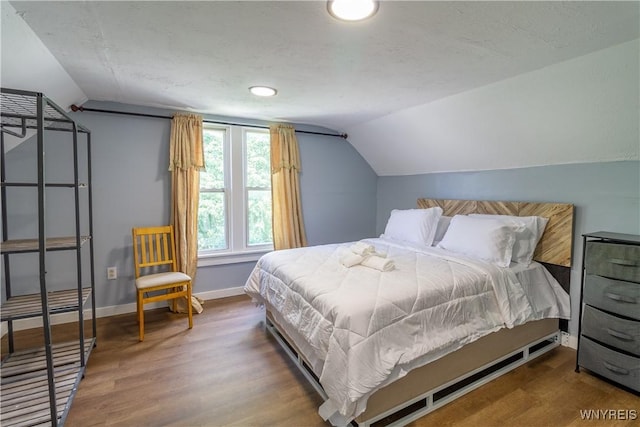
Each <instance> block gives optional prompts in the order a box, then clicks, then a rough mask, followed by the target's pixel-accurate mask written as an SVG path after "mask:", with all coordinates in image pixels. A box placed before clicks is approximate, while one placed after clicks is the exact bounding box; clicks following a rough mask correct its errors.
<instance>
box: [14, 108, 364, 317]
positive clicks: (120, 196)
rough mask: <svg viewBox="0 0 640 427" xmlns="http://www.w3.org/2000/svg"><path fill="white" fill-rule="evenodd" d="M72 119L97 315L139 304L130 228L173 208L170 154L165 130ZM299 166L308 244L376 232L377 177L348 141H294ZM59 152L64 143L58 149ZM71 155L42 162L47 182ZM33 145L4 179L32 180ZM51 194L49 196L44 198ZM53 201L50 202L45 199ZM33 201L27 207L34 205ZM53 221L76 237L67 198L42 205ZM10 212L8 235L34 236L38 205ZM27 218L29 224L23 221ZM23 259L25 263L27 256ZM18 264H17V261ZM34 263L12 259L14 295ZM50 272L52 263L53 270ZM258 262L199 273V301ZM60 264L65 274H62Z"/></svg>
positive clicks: (150, 121)
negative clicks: (90, 234)
mask: <svg viewBox="0 0 640 427" xmlns="http://www.w3.org/2000/svg"><path fill="white" fill-rule="evenodd" d="M85 106H86V107H93V108H102V109H114V110H126V111H131V112H143V113H150V114H158V115H163V116H170V115H171V114H172V113H173V111H166V110H159V109H143V108H140V107H134V106H129V105H121V104H114V103H102V102H92V103H88V104H85ZM74 117H75V118H77V120H78V121H79V122H80V123H82V124H83V125H85V126H86V127H87V128H89V129H90V130H91V138H92V160H93V167H92V175H93V177H92V181H93V208H94V209H93V214H94V244H95V267H96V300H97V303H96V305H97V307H108V306H114V305H121V304H127V303H133V302H135V292H134V285H133V258H132V249H131V228H132V227H134V226H144V225H154V224H163V223H168V221H169V212H170V211H169V205H170V185H171V180H170V175H169V172H168V158H169V157H168V152H169V133H170V121H169V120H163V119H155V118H144V117H131V116H122V115H113V114H107V113H92V112H84V113H76V114H74ZM205 118H209V119H213V120H216V119H218V120H220V119H222V120H224V121H232V122H236V121H237V122H241V123H246V124H258V125H261V124H266V123H261V122H256V121H253V120H245V119H234V118H229V117H214V116H207V117H205ZM296 128H297V129H300V130H311V131H316V132H329V133H335V132H332V131H331V130H328V129H323V128H317V127H310V126H305V125H296ZM67 137H68V134H63V133H59V134H55V135H52V136H51V139H50V140H49V141H57V140H60V141H63V140H64V139H65V138H67ZM297 137H298V142H299V146H300V153H301V159H302V173H301V175H300V184H301V193H302V203H303V215H304V219H305V226H306V231H307V236H308V240H309V244H311V245H315V244H324V243H333V242H344V241H351V240H357V239H361V238H364V237H370V236H372V235H373V234H374V233H375V221H376V191H377V189H376V183H377V176H376V174H375V173H374V172H373V170H372V169H371V167H370V166H369V165H368V164H367V163H366V162H365V161H364V160H363V159H362V157H361V156H360V155H359V154H358V153H357V152H356V151H355V149H354V148H353V147H352V146H351V145H350V144H349V143H348V142H347V141H345V140H344V139H341V138H335V137H329V136H321V135H310V134H304V133H298V134H297ZM63 144H64V142H63ZM68 152H69V151H67V150H60V151H57V150H51V151H50V152H48V154H47V165H48V166H47V173H49V174H54V173H56V174H58V173H69V172H70V170H71V164H72V163H71V158H70V157H69V155H68V154H67V153H68ZM34 153H35V138H32V139H31V140H29V141H26V142H24V143H23V144H22V145H20V146H18V147H16V148H15V149H13V150H11V151H10V152H9V153H8V154H7V164H8V166H7V170H8V172H9V169H11V172H12V173H13V174H14V177H15V176H17V175H21V176H22V177H24V178H25V179H28V177H29V176H31V177H32V179H33V177H35V175H34V174H35V168H34V164H33V157H32V155H33V154H34ZM49 192H51V190H49ZM47 194H49V193H47ZM32 199H33V200H32ZM48 202H49V203H50V205H49V207H50V209H49V213H50V215H49V216H50V219H49V220H48V221H49V222H51V223H52V227H51V228H50V229H51V230H53V229H54V228H53V226H55V227H56V229H57V230H63V232H61V233H59V234H57V235H61V234H65V233H73V226H72V224H73V222H71V223H69V224H71V225H69V224H67V222H68V220H69V218H72V217H71V211H70V210H69V209H71V206H70V204H72V203H73V199H72V198H71V199H70V198H69V197H68V196H67V197H66V198H64V199H63V200H62V201H56V200H55V199H54V198H53V197H49V198H48ZM8 206H9V208H10V212H11V214H10V227H14V225H16V224H17V225H19V229H18V230H19V232H20V233H21V234H20V235H18V234H16V233H17V231H15V232H14V231H13V230H15V229H12V233H14V234H12V235H11V236H12V237H14V238H16V237H33V235H31V236H29V233H33V230H34V229H33V228H31V227H30V226H32V225H33V226H35V221H36V214H37V205H36V204H35V199H34V198H33V197H31V198H25V197H23V196H15V197H14V198H13V199H12V200H11V203H10V204H8ZM25 215H26V216H25ZM27 256H28V255H24V257H27ZM56 256H57V257H67V258H65V259H64V260H63V262H62V263H60V265H62V266H63V267H61V269H62V270H63V271H60V272H59V274H58V273H56V274H53V273H54V271H53V267H52V274H50V275H49V276H48V277H49V280H50V282H51V283H58V282H59V283H60V286H59V287H63V286H64V282H65V279H66V278H67V277H70V278H73V277H74V276H73V272H74V271H75V270H72V269H70V268H69V266H73V265H74V264H73V262H74V259H73V257H71V256H68V255H63V254H62V253H60V254H58V255H56ZM20 257H23V256H22V255H21V256H20ZM34 260H35V262H37V257H36V258H33V259H26V258H25V261H21V260H19V259H18V260H16V261H14V260H13V259H12V264H15V268H14V269H13V270H12V278H14V274H15V275H16V276H15V280H14V286H13V289H14V294H20V293H25V292H34V291H37V282H35V284H36V286H35V287H34V286H31V284H32V283H34V281H33V278H30V277H28V276H29V275H30V271H31V270H33V269H32V268H31V267H30V265H31V264H32V263H33V262H34ZM51 264H52V266H53V265H54V263H51ZM254 264H255V262H245V263H236V264H227V265H216V266H206V267H200V268H199V269H198V274H197V278H196V283H195V286H194V291H195V292H196V293H202V292H209V291H216V290H223V289H228V288H235V287H239V286H243V285H244V283H245V281H246V279H247V277H248V276H249V273H250V272H251V270H252V268H253V266H254ZM64 265H66V266H67V268H66V269H65V267H64ZM109 266H116V267H117V268H118V279H117V280H109V281H108V280H107V279H106V268H107V267H109Z"/></svg>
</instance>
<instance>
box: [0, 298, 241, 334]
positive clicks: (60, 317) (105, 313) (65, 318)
mask: <svg viewBox="0 0 640 427" xmlns="http://www.w3.org/2000/svg"><path fill="white" fill-rule="evenodd" d="M243 294H244V290H243V287H242V286H238V287H235V288H226V289H219V290H215V291H207V292H199V293H196V294H194V295H195V296H197V297H199V298H202V299H203V300H205V301H206V300H212V299H220V298H227V297H233V296H237V295H243ZM166 305H167V303H166V301H158V302H155V303H150V304H147V305H145V307H146V308H160V307H165V306H166ZM135 312H136V303H134V302H133V303H129V304H121V305H112V306H108V307H98V308H96V318H100V317H109V316H117V315H119V314H127V313H135ZM84 316H85V319H90V318H91V309H85V310H84ZM77 321H78V314H77V313H76V312H70V313H60V314H53V315H51V324H52V325H60V324H63V323H72V322H77ZM0 327H1V330H2V336H5V334H6V333H7V332H8V326H7V322H2V325H0ZM41 327H42V318H41V317H32V318H28V319H20V320H14V322H13V330H14V331H21V330H24V329H32V328H41Z"/></svg>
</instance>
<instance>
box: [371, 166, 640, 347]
mask: <svg viewBox="0 0 640 427" xmlns="http://www.w3.org/2000/svg"><path fill="white" fill-rule="evenodd" d="M420 197H426V198H431V199H472V200H506V201H509V200H513V201H520V200H523V201H524V200H526V201H538V202H561V203H572V204H573V205H575V219H574V241H573V266H572V269H571V296H572V298H571V306H572V313H573V314H572V319H571V322H570V323H569V332H570V333H571V334H572V335H576V334H577V314H576V313H577V308H578V301H579V299H578V293H579V287H580V266H581V263H582V238H581V236H582V234H583V233H588V232H594V231H615V232H619V233H630V234H640V162H638V161H620V162H603V163H584V164H567V165H555V166H541V167H531V168H522V169H507V170H493V171H481V172H457V173H434V174H424V175H411V176H389V177H379V178H378V202H377V203H378V207H377V212H378V215H377V220H376V223H377V225H376V233H377V234H380V233H382V232H384V227H385V224H386V222H387V219H388V218H389V213H390V212H391V210H392V209H394V208H401V209H403V208H404V209H406V208H412V207H415V206H416V199H418V198H420Z"/></svg>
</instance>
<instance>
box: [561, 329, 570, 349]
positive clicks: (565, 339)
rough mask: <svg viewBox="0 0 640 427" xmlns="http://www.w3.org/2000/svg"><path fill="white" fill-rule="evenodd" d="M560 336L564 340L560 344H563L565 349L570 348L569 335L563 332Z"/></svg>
mask: <svg viewBox="0 0 640 427" xmlns="http://www.w3.org/2000/svg"><path fill="white" fill-rule="evenodd" d="M560 336H561V338H562V340H561V342H560V344H562V345H563V346H564V347H569V333H568V332H564V331H563V332H562V333H561V334H560Z"/></svg>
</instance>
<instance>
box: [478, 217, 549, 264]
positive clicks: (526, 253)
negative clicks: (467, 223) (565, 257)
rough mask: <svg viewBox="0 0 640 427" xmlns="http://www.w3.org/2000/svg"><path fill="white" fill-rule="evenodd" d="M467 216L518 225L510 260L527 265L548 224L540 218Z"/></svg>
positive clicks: (546, 219)
mask: <svg viewBox="0 0 640 427" xmlns="http://www.w3.org/2000/svg"><path fill="white" fill-rule="evenodd" d="M469 216H472V217H476V218H483V219H495V220H498V221H503V222H505V223H508V224H520V225H522V226H523V228H522V230H521V231H518V232H516V241H515V243H514V244H513V253H512V255H511V259H512V260H513V261H514V262H517V263H521V264H525V265H529V264H531V260H532V259H533V253H534V252H535V250H536V246H537V245H538V242H539V241H540V238H541V237H542V233H544V229H545V227H546V226H547V223H548V222H549V219H548V218H544V217H541V216H511V215H487V214H471V215H469Z"/></svg>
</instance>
